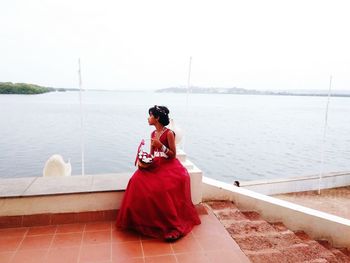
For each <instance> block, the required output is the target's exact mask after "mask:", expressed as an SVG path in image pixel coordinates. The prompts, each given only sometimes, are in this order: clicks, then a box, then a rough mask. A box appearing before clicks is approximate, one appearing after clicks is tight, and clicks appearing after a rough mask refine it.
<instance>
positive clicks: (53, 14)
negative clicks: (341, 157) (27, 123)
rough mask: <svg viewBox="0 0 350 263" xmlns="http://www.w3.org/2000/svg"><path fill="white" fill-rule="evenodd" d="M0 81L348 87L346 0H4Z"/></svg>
mask: <svg viewBox="0 0 350 263" xmlns="http://www.w3.org/2000/svg"><path fill="white" fill-rule="evenodd" d="M1 9H2V11H1V13H2V14H1V17H0V24H1V40H0V58H1V63H0V81H12V82H27V83H35V84H39V85H44V86H52V87H64V88H77V86H78V76H77V70H78V69H77V67H78V58H79V57H80V58H81V61H82V73H83V84H84V87H85V88H87V89H159V88H167V87H170V86H179V85H186V82H187V74H188V64H189V57H190V56H192V74H191V84H192V85H195V86H206V87H210V86H215V87H234V86H236V87H239V88H246V89H259V90H260V89H327V88H328V81H329V76H330V74H332V75H333V78H334V88H335V89H338V90H350V74H349V73H350V52H349V47H350V36H349V32H348V31H349V30H348V27H349V25H350V16H349V13H350V12H349V11H350V10H349V9H350V8H349V7H348V4H347V1H338V0H333V1H322V0H319V1H315V0H312V1H311V0H303V1H301V0H293V1H292V0H291V1H285V0H279V1H278V0H266V1H258V0H254V1H253V0H239V1H235V0H232V1H222V0H215V1H214V0H213V1H191V0H177V1H168V0H160V1H155V0H147V1H141V0H140V1H134V0H128V1H116V0H114V1H107V0H100V1H83V0H76V1H67V0H55V1H49V0H30V1H28V0H27V1H24V0H22V1H18V0H3V1H2V3H1Z"/></svg>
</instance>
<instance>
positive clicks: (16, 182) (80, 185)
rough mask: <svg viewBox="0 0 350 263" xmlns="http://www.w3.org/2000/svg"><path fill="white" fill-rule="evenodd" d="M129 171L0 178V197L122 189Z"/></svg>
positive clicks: (129, 174) (129, 175) (125, 184)
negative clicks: (65, 175)
mask: <svg viewBox="0 0 350 263" xmlns="http://www.w3.org/2000/svg"><path fill="white" fill-rule="evenodd" d="M131 175H132V174H131V173H116V174H98V175H85V176H67V177H30V178H14V179H1V180H0V182H1V184H0V198H3V197H28V196H40V195H57V194H74V193H92V192H106V191H107V192H108V191H124V190H125V188H126V186H127V183H128V181H129V179H130V177H131Z"/></svg>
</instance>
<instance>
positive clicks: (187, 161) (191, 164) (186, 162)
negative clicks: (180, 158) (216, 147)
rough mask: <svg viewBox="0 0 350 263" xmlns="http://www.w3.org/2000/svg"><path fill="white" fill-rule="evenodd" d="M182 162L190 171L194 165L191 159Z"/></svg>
mask: <svg viewBox="0 0 350 263" xmlns="http://www.w3.org/2000/svg"><path fill="white" fill-rule="evenodd" d="M181 164H182V165H183V166H184V167H185V168H186V169H187V171H188V172H190V171H191V170H192V169H193V167H194V165H193V163H192V162H190V161H189V160H186V161H184V162H181Z"/></svg>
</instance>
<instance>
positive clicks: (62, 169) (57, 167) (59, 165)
mask: <svg viewBox="0 0 350 263" xmlns="http://www.w3.org/2000/svg"><path fill="white" fill-rule="evenodd" d="M71 174H72V165H71V164H70V161H69V160H68V163H65V162H64V160H63V157H62V156H61V155H59V154H54V155H52V156H51V157H50V158H49V159H48V160H47V161H46V163H45V167H44V170H43V176H44V177H46V176H70V175H71Z"/></svg>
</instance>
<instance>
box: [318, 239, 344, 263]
mask: <svg viewBox="0 0 350 263" xmlns="http://www.w3.org/2000/svg"><path fill="white" fill-rule="evenodd" d="M317 242H318V243H319V244H320V245H321V246H323V247H324V248H325V249H328V250H329V251H330V252H331V253H332V254H333V255H335V257H336V258H337V259H338V260H340V262H346V263H350V251H349V250H348V249H346V248H340V249H337V248H334V247H332V245H331V244H330V243H329V242H328V241H327V240H317Z"/></svg>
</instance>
